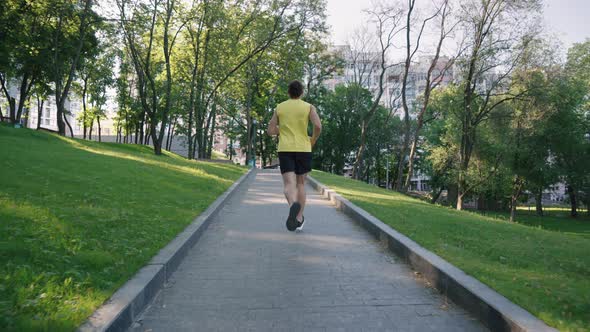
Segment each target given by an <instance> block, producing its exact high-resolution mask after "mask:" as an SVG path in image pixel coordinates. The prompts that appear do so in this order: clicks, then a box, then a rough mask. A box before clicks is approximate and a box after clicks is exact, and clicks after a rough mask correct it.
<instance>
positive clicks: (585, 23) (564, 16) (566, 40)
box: [327, 0, 590, 48]
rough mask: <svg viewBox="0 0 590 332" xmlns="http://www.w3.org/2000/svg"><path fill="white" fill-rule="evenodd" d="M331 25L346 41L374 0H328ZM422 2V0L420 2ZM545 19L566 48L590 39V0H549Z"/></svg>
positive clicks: (339, 38)
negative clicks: (363, 12) (364, 10)
mask: <svg viewBox="0 0 590 332" xmlns="http://www.w3.org/2000/svg"><path fill="white" fill-rule="evenodd" d="M327 1H328V8H327V9H328V24H329V25H330V26H331V30H332V42H333V43H335V44H344V43H346V40H347V39H348V37H349V36H350V34H351V33H352V32H353V31H354V29H355V27H358V26H360V25H361V24H362V22H363V14H362V11H363V9H365V8H367V7H369V6H370V4H371V1H370V0H327ZM421 1H428V0H421ZM418 2H420V0H419V1H418ZM544 3H545V4H544V7H545V8H544V13H543V16H544V19H545V24H546V27H547V29H548V30H549V33H550V35H554V36H556V37H557V38H559V39H560V40H561V42H562V43H563V45H564V47H565V48H569V47H570V46H571V45H572V44H573V43H576V42H583V41H584V40H585V39H586V38H590V19H589V16H588V14H589V13H590V0H545V1H544Z"/></svg>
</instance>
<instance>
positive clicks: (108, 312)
mask: <svg viewBox="0 0 590 332" xmlns="http://www.w3.org/2000/svg"><path fill="white" fill-rule="evenodd" d="M251 174H253V172H252V169H250V170H248V172H247V173H246V174H244V175H242V177H240V178H239V179H238V180H237V181H236V182H235V183H234V184H232V185H231V187H229V188H228V189H227V190H226V191H225V192H224V193H223V194H221V196H219V197H218V198H217V199H216V200H215V201H214V202H213V203H211V205H209V207H208V208H207V209H206V210H205V211H204V212H203V213H201V214H200V215H199V216H198V217H197V218H196V219H195V220H194V221H193V222H192V223H191V224H190V225H188V226H187V227H186V228H185V229H184V230H183V231H182V232H181V233H180V234H178V235H177V236H176V238H174V239H173V240H172V241H171V242H170V243H168V245H166V246H165V247H164V248H162V249H161V250H160V252H159V253H158V254H157V255H156V256H154V257H153V258H152V259H151V261H150V262H149V263H148V264H147V265H145V266H144V267H142V268H141V269H140V270H139V271H138V272H137V273H136V274H135V275H134V276H133V277H132V278H131V279H129V281H127V282H126V283H125V284H124V285H123V286H121V287H120V288H119V289H118V290H117V291H116V292H115V293H114V294H113V295H112V296H111V297H110V298H109V299H108V300H107V301H106V302H105V303H104V304H103V305H102V306H101V307H100V308H98V309H97V310H96V311H95V312H94V313H93V314H92V316H90V317H89V318H88V320H87V321H86V322H85V323H84V324H82V325H81V326H80V327H79V328H78V331H80V332H87V331H126V330H127V329H128V328H129V327H130V326H131V324H133V322H134V321H135V319H136V318H137V317H138V315H139V314H140V313H141V312H142V310H143V309H144V308H145V307H146V306H147V305H148V304H149V303H150V301H151V300H152V299H153V298H154V296H155V295H156V294H157V293H158V291H159V290H160V289H161V288H162V286H164V283H165V282H166V281H167V280H168V279H169V278H170V275H171V274H172V273H173V272H174V271H175V270H176V268H177V267H178V265H179V264H180V262H181V261H182V259H183V258H184V256H185V255H186V254H187V252H188V250H189V249H190V248H192V247H193V245H194V244H195V243H196V242H197V241H198V239H199V238H200V237H201V235H202V234H203V232H204V231H205V230H206V229H207V226H209V224H210V223H211V220H212V219H213V217H215V216H216V215H217V213H218V212H219V211H220V210H221V209H222V208H223V205H224V203H225V202H226V201H227V200H228V199H229V198H231V196H232V195H233V194H234V193H235V191H236V189H237V187H238V186H239V185H241V184H242V183H244V181H245V180H246V178H248V177H249V176H250V175H251Z"/></svg>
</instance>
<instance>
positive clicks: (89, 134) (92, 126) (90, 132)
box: [88, 118, 94, 141]
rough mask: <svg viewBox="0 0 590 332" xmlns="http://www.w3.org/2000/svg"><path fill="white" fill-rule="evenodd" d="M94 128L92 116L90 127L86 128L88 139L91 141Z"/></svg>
mask: <svg viewBox="0 0 590 332" xmlns="http://www.w3.org/2000/svg"><path fill="white" fill-rule="evenodd" d="M93 128H94V118H92V119H90V129H89V130H88V139H89V140H91V141H92V129H93Z"/></svg>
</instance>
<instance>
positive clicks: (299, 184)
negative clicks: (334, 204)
mask: <svg viewBox="0 0 590 332" xmlns="http://www.w3.org/2000/svg"><path fill="white" fill-rule="evenodd" d="M288 93H289V97H290V98H289V99H288V100H286V101H284V102H282V103H280V104H279V105H278V106H277V108H276V110H275V112H274V114H273V116H272V119H271V120H270V123H269V125H268V134H269V135H271V136H276V135H279V148H278V151H279V163H280V167H281V174H282V176H283V186H284V192H285V197H286V198H287V202H288V203H289V217H288V218H287V222H286V225H287V229H288V230H290V231H295V230H301V229H303V223H304V222H305V218H304V217H303V209H304V208H305V180H306V176H307V174H308V173H309V172H311V149H312V147H313V146H314V145H315V143H316V142H317V140H318V137H319V136H320V132H321V131H322V123H321V122H320V117H319V116H318V113H317V112H316V109H315V107H314V106H313V105H311V104H309V103H306V102H305V101H303V100H301V96H302V95H303V84H301V82H299V81H293V82H291V83H289V88H288ZM310 120H311V123H312V124H313V135H312V136H311V137H309V136H308V134H307V126H308V123H309V121H310Z"/></svg>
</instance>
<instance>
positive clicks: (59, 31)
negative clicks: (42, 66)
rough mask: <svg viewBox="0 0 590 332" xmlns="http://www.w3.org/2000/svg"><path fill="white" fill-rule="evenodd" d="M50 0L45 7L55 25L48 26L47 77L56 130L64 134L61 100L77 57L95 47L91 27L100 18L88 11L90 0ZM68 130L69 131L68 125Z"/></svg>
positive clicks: (96, 23)
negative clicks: (51, 91)
mask: <svg viewBox="0 0 590 332" xmlns="http://www.w3.org/2000/svg"><path fill="white" fill-rule="evenodd" d="M50 2H51V3H50V7H48V8H47V10H48V12H49V13H50V15H51V17H52V18H53V19H54V20H55V21H56V24H55V25H51V30H50V36H51V38H50V40H51V50H52V52H51V53H52V54H51V56H50V57H49V59H50V61H49V62H50V64H51V70H50V77H51V81H52V82H53V84H54V93H55V103H56V106H57V128H58V132H59V134H60V135H65V133H66V129H65V127H66V124H67V122H66V121H67V120H66V114H67V111H66V109H65V102H66V100H67V99H68V96H69V93H70V89H71V87H72V83H73V81H74V78H75V75H76V71H77V69H78V66H79V64H80V60H81V58H82V57H83V55H85V54H88V53H91V52H92V50H95V49H96V35H95V29H96V27H97V26H98V25H99V24H100V23H101V21H102V20H101V19H100V17H99V16H98V15H97V14H96V13H94V12H93V11H92V0H84V2H83V3H82V5H80V3H79V2H78V1H74V0H51V1H50ZM70 133H72V131H71V128H70ZM72 134H73V133H72Z"/></svg>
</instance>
